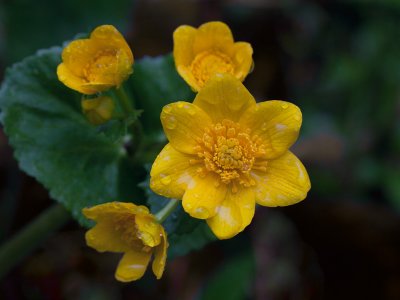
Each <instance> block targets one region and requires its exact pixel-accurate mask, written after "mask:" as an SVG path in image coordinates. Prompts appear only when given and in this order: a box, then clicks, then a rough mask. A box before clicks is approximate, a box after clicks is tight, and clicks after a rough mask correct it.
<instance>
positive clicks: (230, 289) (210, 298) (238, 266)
mask: <svg viewBox="0 0 400 300" xmlns="http://www.w3.org/2000/svg"><path fill="white" fill-rule="evenodd" d="M254 273H255V261H254V257H253V255H252V254H251V253H246V254H242V255H240V256H237V257H234V258H232V259H231V260H229V261H228V262H226V263H225V264H224V265H223V266H222V267H221V268H220V269H219V270H218V271H217V273H215V274H214V276H213V277H212V278H211V279H210V281H209V283H208V284H207V286H206V288H205V289H204V291H203V297H202V298H201V299H204V300H219V299H229V300H241V299H246V294H247V293H248V291H249V288H250V284H251V282H252V281H253V277H254Z"/></svg>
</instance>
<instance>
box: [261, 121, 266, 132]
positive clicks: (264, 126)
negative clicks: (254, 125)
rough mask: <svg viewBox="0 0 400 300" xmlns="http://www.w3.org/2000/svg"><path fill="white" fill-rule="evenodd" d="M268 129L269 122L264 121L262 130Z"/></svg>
mask: <svg viewBox="0 0 400 300" xmlns="http://www.w3.org/2000/svg"><path fill="white" fill-rule="evenodd" d="M267 129H268V123H267V122H264V123H262V125H261V130H262V131H266V130H267Z"/></svg>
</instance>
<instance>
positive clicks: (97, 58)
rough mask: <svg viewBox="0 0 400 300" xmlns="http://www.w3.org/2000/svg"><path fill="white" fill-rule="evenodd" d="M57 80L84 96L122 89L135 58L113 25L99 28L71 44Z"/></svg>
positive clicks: (66, 49)
mask: <svg viewBox="0 0 400 300" xmlns="http://www.w3.org/2000/svg"><path fill="white" fill-rule="evenodd" d="M62 61H63V62H62V63H61V64H59V66H58V68H57V75H58V79H59V80H60V81H61V82H62V83H64V84H65V85H66V86H68V87H69V88H71V89H73V90H76V91H78V92H81V93H82V94H87V95H90V94H95V93H97V92H101V91H105V90H108V89H110V88H111V87H119V86H120V85H121V83H122V82H123V81H124V80H126V79H127V78H128V77H129V75H130V74H132V72H133V70H132V65H133V54H132V51H131V49H130V48H129V46H128V44H127V43H126V41H125V39H124V37H123V36H122V35H121V34H120V33H119V32H118V30H117V29H116V28H115V27H114V26H111V25H102V26H99V27H97V28H96V29H95V30H94V31H93V32H92V33H91V35H90V38H88V39H79V40H75V41H72V42H71V43H70V44H69V45H68V46H67V47H65V49H64V50H63V52H62Z"/></svg>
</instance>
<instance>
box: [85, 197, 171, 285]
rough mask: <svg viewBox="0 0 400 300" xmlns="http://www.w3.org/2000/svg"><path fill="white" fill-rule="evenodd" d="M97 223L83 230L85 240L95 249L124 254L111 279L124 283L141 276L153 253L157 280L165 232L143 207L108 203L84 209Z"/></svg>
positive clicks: (164, 249) (163, 255) (161, 267)
mask: <svg viewBox="0 0 400 300" xmlns="http://www.w3.org/2000/svg"><path fill="white" fill-rule="evenodd" d="M82 212H83V214H84V215H85V216H86V217H87V218H88V219H91V220H94V221H96V222H97V224H96V225H95V226H94V227H93V228H92V229H90V230H89V231H88V232H87V233H86V243H87V245H88V246H89V247H92V248H94V249H96V250H97V251H99V252H105V251H110V252H119V253H124V255H123V257H122V259H121V261H120V262H119V265H118V267H117V271H116V272H115V278H116V279H117V280H119V281H123V282H128V281H133V280H137V279H139V278H141V277H142V276H143V274H144V272H145V271H146V269H147V265H148V264H149V262H150V259H151V256H152V255H153V254H154V260H153V264H152V269H153V273H154V275H156V277H157V279H160V278H161V276H162V274H163V272H164V267H165V261H166V258H167V247H168V243H167V235H166V233H165V230H164V228H163V227H162V226H161V225H160V224H158V223H157V221H156V219H155V217H154V216H153V215H152V214H150V213H149V210H148V209H147V207H145V206H137V205H135V204H133V203H124V202H110V203H105V204H100V205H96V206H93V207H90V208H84V209H83V210H82Z"/></svg>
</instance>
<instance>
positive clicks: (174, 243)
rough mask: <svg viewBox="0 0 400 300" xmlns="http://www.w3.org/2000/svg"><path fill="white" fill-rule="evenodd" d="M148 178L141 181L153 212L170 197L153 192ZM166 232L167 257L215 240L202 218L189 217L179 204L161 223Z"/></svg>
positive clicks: (197, 248)
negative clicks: (167, 243)
mask: <svg viewBox="0 0 400 300" xmlns="http://www.w3.org/2000/svg"><path fill="white" fill-rule="evenodd" d="M148 182H149V180H146V181H145V182H143V183H141V184H140V186H141V187H142V188H144V190H145V193H146V196H147V204H148V206H149V207H150V210H151V212H152V213H153V214H155V213H157V212H158V211H160V210H161V209H162V208H163V207H164V206H165V205H166V204H167V203H168V201H170V199H168V198H165V197H163V196H160V195H157V194H155V193H154V192H153V191H152V190H151V189H150V188H149V184H148ZM162 225H163V226H164V228H165V230H166V231H167V234H168V242H169V248H168V257H169V258H173V257H176V256H183V255H185V254H187V253H189V252H190V251H192V250H199V249H201V248H203V247H204V246H205V245H206V244H208V243H210V242H212V241H215V240H216V237H215V235H214V234H213V233H212V232H211V230H210V228H209V227H208V225H207V223H206V222H205V221H204V220H199V219H195V218H192V217H190V216H189V215H188V214H187V213H185V211H184V210H183V208H182V205H181V204H179V205H178V207H177V208H176V209H175V210H174V212H173V213H171V214H170V215H169V216H168V218H167V219H166V220H165V221H164V222H163V224H162Z"/></svg>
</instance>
